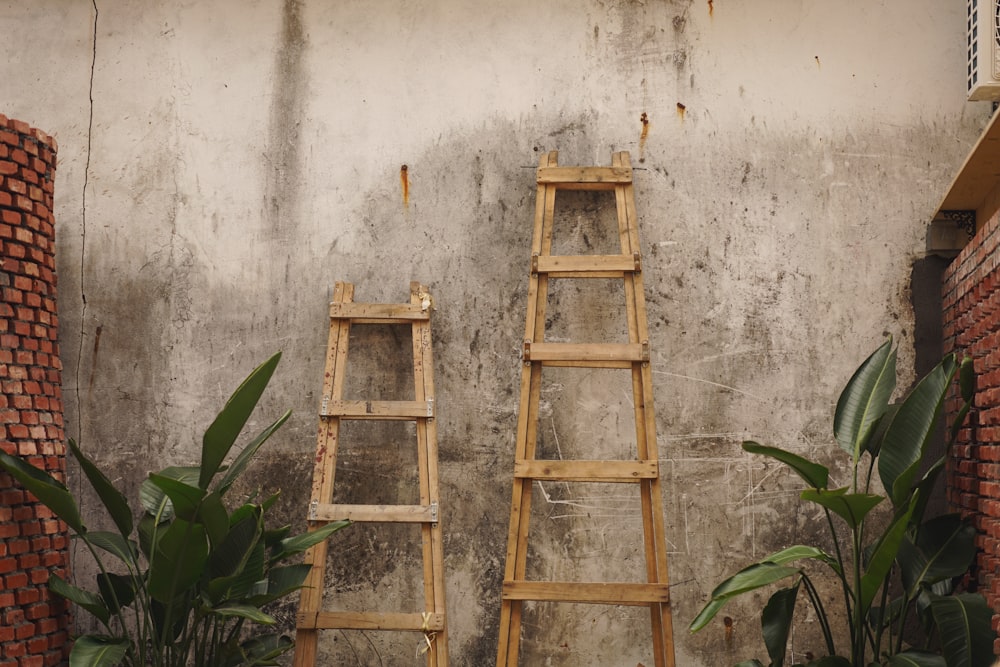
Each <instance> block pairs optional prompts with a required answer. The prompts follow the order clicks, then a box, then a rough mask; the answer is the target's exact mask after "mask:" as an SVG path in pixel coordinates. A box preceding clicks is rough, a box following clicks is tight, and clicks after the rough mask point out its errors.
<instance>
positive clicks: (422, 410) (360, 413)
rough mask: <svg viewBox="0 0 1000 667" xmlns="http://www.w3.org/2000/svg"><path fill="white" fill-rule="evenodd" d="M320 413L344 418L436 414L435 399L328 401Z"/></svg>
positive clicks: (388, 417) (404, 417) (384, 417)
mask: <svg viewBox="0 0 1000 667" xmlns="http://www.w3.org/2000/svg"><path fill="white" fill-rule="evenodd" d="M320 415H322V416H324V417H341V418H343V419H386V420H392V419H420V418H426V417H433V416H434V401H433V400H426V401H328V402H327V403H326V404H324V406H323V407H322V409H321V410H320Z"/></svg>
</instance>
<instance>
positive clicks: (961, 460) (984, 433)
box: [942, 216, 1000, 652]
mask: <svg viewBox="0 0 1000 667" xmlns="http://www.w3.org/2000/svg"><path fill="white" fill-rule="evenodd" d="M942 306H943V307H944V349H945V352H957V353H959V354H960V355H962V354H967V355H969V356H970V357H972V359H973V365H974V367H975V369H976V395H975V399H974V402H973V407H972V410H971V412H970V414H969V419H968V421H967V422H966V427H965V428H963V429H962V430H961V432H960V433H959V438H958V442H957V443H956V444H955V447H954V449H953V450H952V452H951V456H950V459H949V461H948V477H947V479H948V485H947V488H948V501H949V503H950V504H951V506H952V507H953V508H954V509H956V510H958V511H961V512H962V513H963V514H964V515H966V516H971V517H973V520H974V521H975V525H976V530H977V532H978V536H977V538H976V542H977V545H978V547H979V556H978V557H977V559H976V564H975V569H974V574H975V577H974V579H973V580H972V581H971V582H970V583H971V584H972V585H973V586H975V587H977V588H978V591H979V592H980V593H981V594H982V595H983V596H984V597H985V598H986V600H987V602H989V604H990V606H991V607H992V608H993V611H994V612H1000V218H998V217H997V216H993V218H992V219H991V220H989V221H988V222H987V223H986V224H985V225H983V227H982V228H981V229H980V230H979V232H978V233H977V234H976V236H975V238H973V239H972V241H970V242H969V244H968V245H967V246H966V247H965V248H964V249H963V250H962V252H961V253H960V254H959V255H958V257H956V258H955V260H954V261H953V262H952V263H951V264H950V265H949V267H948V268H947V270H946V271H945V274H944V294H943V302H942ZM960 403H961V401H960V400H959V399H958V398H957V397H955V396H953V397H952V398H951V399H950V400H949V403H948V406H947V410H948V411H949V413H950V414H952V415H954V414H955V412H956V411H957V409H958V406H959V405H960ZM993 627H994V628H1000V616H998V615H994V617H993ZM994 652H1000V640H997V642H996V645H995V646H994Z"/></svg>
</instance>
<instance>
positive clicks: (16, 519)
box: [0, 115, 69, 667]
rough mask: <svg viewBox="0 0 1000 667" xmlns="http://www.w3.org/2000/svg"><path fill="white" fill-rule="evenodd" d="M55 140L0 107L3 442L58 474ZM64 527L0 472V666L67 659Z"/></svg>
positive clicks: (61, 465) (33, 666)
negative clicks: (60, 590) (57, 590)
mask: <svg viewBox="0 0 1000 667" xmlns="http://www.w3.org/2000/svg"><path fill="white" fill-rule="evenodd" d="M55 168H56V144H55V141H54V140H53V139H52V138H51V137H49V136H47V135H45V134H44V133H42V132H39V131H38V130H35V129H32V128H30V127H29V126H28V125H27V124H25V123H22V122H21V121H17V120H12V119H9V118H7V117H6V116H3V115H0V291H2V292H3V299H2V300H0V449H3V450H4V451H5V452H7V453H8V454H12V455H20V456H22V457H24V458H25V459H26V460H27V461H29V462H30V463H32V464H34V465H36V466H38V467H40V468H44V469H46V470H48V471H49V472H51V473H53V474H54V475H55V476H56V477H59V478H64V476H65V469H66V457H65V445H64V434H63V420H62V397H61V393H60V392H61V388H60V382H61V374H60V369H61V366H60V363H59V346H58V343H57V342H56V328H57V324H58V321H57V318H56V275H55V255H54V250H55V246H54V242H55V229H54V220H53V217H52V192H53V179H54V177H55ZM68 547H69V540H68V538H67V531H66V526H65V524H63V523H62V522H61V521H58V520H57V519H55V518H54V517H53V515H52V513H51V512H50V511H49V510H48V509H47V508H46V507H44V506H43V505H40V504H38V502H37V501H35V500H34V497H33V496H30V495H29V494H28V493H27V492H25V491H23V490H22V489H21V488H20V486H19V485H17V484H16V483H15V482H14V481H13V480H12V479H11V478H10V477H9V476H8V475H6V474H5V473H2V472H0V667H12V666H13V665H22V666H24V667H28V666H30V667H39V666H41V665H58V664H63V663H65V661H66V656H67V654H68V649H69V634H68V630H69V609H68V605H67V604H66V603H65V602H63V601H62V600H60V599H58V598H56V597H55V596H52V595H50V594H49V591H48V587H47V585H46V582H47V581H48V578H49V573H50V572H57V573H60V574H62V575H63V576H67V570H68V568H69V551H68Z"/></svg>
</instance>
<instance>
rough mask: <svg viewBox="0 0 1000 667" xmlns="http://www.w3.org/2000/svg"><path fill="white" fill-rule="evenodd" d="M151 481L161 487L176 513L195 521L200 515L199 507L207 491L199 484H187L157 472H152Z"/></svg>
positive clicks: (187, 519) (185, 518)
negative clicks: (200, 487)
mask: <svg viewBox="0 0 1000 667" xmlns="http://www.w3.org/2000/svg"><path fill="white" fill-rule="evenodd" d="M149 481H150V482H152V483H153V484H154V485H155V486H157V487H158V488H160V489H161V490H162V491H163V492H164V493H165V494H167V497H168V498H170V502H171V503H172V504H173V507H174V514H175V515H176V516H179V517H180V518H182V519H184V520H185V521H195V520H196V518H197V515H198V508H199V507H200V506H201V500H202V498H204V496H205V492H204V491H202V490H201V489H199V488H198V487H197V486H191V485H190V484H185V483H184V482H181V481H179V480H176V479H172V478H170V477H166V476H164V475H160V474H157V473H150V475H149Z"/></svg>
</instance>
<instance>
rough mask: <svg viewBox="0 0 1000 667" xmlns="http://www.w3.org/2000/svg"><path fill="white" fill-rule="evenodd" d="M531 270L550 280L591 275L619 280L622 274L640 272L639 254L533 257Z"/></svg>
mask: <svg viewBox="0 0 1000 667" xmlns="http://www.w3.org/2000/svg"><path fill="white" fill-rule="evenodd" d="M531 270H532V271H533V272H535V273H547V274H548V275H549V277H550V278H558V277H565V278H582V277H587V276H588V274H593V273H597V274H603V275H600V276H594V277H604V278H621V277H622V274H623V273H630V272H632V271H640V270H641V266H640V262H639V253H635V254H634V255H545V256H540V255H535V256H534V257H532V258H531ZM567 274H569V275H567Z"/></svg>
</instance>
